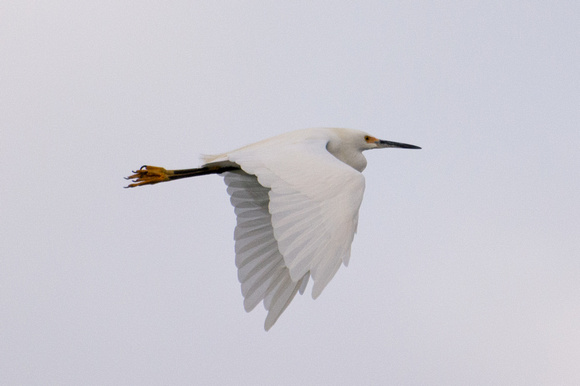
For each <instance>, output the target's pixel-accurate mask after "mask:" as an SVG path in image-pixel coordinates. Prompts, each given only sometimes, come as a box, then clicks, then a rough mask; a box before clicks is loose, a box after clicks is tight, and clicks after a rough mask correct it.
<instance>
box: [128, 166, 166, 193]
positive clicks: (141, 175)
mask: <svg viewBox="0 0 580 386" xmlns="http://www.w3.org/2000/svg"><path fill="white" fill-rule="evenodd" d="M133 173H135V174H133V175H131V176H129V177H125V179H126V180H133V183H132V184H129V185H127V186H125V187H126V188H134V187H135V186H141V185H152V184H156V183H158V182H164V181H169V176H171V175H173V170H165V169H164V168H160V167H158V166H148V165H143V166H141V169H139V170H134V171H133Z"/></svg>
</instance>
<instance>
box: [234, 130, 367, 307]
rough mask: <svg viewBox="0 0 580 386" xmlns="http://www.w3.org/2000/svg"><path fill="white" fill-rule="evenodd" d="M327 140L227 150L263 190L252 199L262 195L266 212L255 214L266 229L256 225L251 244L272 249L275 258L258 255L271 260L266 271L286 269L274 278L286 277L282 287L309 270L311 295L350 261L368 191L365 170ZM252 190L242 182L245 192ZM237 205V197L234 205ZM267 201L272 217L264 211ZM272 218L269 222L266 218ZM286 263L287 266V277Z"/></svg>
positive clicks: (258, 222)
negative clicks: (345, 159) (329, 147)
mask: <svg viewBox="0 0 580 386" xmlns="http://www.w3.org/2000/svg"><path fill="white" fill-rule="evenodd" d="M327 143H328V138H321V137H314V138H311V139H307V140H304V138H302V139H301V140H300V141H295V142H291V143H288V141H287V142H285V143H284V146H276V144H275V143H270V144H269V145H270V146H261V147H260V151H255V150H256V149H255V148H254V147H247V148H242V149H239V150H236V151H233V152H231V153H228V154H227V158H228V160H229V161H231V162H235V163H236V164H238V165H240V167H241V168H242V170H243V171H245V172H246V173H247V174H249V175H253V176H256V177H257V184H253V190H258V191H260V194H258V193H256V197H258V198H256V199H253V200H260V206H261V208H262V209H261V210H262V212H261V213H262V215H261V217H259V219H258V220H256V227H258V226H263V233H258V230H257V229H258V228H256V229H255V230H253V232H255V233H254V234H255V235H256V236H255V237H253V238H251V239H249V241H248V242H250V243H251V244H250V245H249V246H248V248H250V246H251V247H254V248H264V250H265V251H267V252H270V253H273V256H275V257H273V258H272V259H271V260H268V259H266V258H264V259H259V260H260V261H262V262H266V261H268V262H269V263H270V264H271V265H268V266H267V268H263V269H264V270H266V269H269V270H270V271H268V272H278V270H281V272H284V274H281V276H280V278H277V279H276V280H277V283H284V285H281V288H289V287H290V286H291V284H290V283H295V285H296V286H299V282H300V281H301V280H302V279H303V278H304V277H305V276H306V275H308V274H309V273H310V275H311V276H312V279H313V281H314V287H313V289H312V296H313V298H316V297H318V296H319V295H320V293H321V292H322V290H323V289H324V287H326V285H327V284H328V282H329V281H330V280H331V279H332V278H333V277H334V275H335V274H336V272H337V270H338V268H339V267H340V264H341V263H344V264H345V265H346V264H348V260H349V257H350V247H351V244H352V240H353V237H354V234H355V232H356V228H357V223H358V211H359V207H360V204H361V202H362V197H363V192H364V177H363V175H362V174H361V173H360V172H358V171H357V170H355V169H353V168H352V167H350V166H349V165H347V164H345V163H343V162H342V161H340V160H338V159H337V158H335V157H334V156H333V155H332V154H330V153H329V152H328V150H327V149H326V145H327ZM231 174H233V173H230V175H231ZM246 179H247V178H246ZM228 186H232V185H231V184H228ZM257 186H260V187H261V190H260V189H258V188H257ZM249 190H250V189H249V188H245V189H242V188H240V191H241V192H246V193H248V191H249ZM266 191H267V192H268V197H266V194H265V193H266ZM230 194H231V193H230ZM240 194H241V193H240ZM252 194H253V193H252ZM232 198H233V196H232ZM268 199H269V204H267V200H268ZM232 202H233V201H232ZM238 205H240V204H238V203H234V206H236V209H238ZM266 205H268V212H269V213H268V215H269V216H271V217H268V215H267V214H266V211H265V208H266ZM238 219H239V215H238ZM269 219H271V225H268V224H267V222H268V221H267V220H269ZM238 221H239V220H238ZM248 221H249V220H248ZM238 227H240V223H239V222H238ZM240 228H241V227H240ZM236 231H237V229H236ZM240 232H241V231H240ZM237 245H238V241H237V239H236V247H237ZM239 245H240V251H245V249H244V248H245V247H242V245H245V244H242V243H241V242H240V243H239ZM276 249H277V250H276ZM236 253H237V254H240V252H236ZM243 256H246V254H243ZM281 258H282V259H283V262H281V261H280V260H281ZM272 261H274V262H272ZM284 268H286V269H287V270H288V271H289V278H288V276H287V274H286V271H284ZM274 276H275V275H274V273H272V274H271V275H270V277H274ZM264 285H265V284H264ZM292 296H293V294H292V295H291V296H288V299H290V300H291V299H292ZM265 300H266V299H265ZM251 304H252V303H250V305H251Z"/></svg>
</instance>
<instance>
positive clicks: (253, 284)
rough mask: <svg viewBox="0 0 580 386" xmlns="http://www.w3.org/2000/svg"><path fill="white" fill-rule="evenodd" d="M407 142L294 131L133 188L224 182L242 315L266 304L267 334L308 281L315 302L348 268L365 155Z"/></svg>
mask: <svg viewBox="0 0 580 386" xmlns="http://www.w3.org/2000/svg"><path fill="white" fill-rule="evenodd" d="M388 147H398V148H404V149H420V147H418V146H414V145H408V144H405V143H398V142H391V141H383V140H379V139H377V138H375V137H373V136H371V135H369V134H367V133H364V132H362V131H358V130H351V129H338V128H320V129H306V130H297V131H293V132H289V133H285V134H282V135H279V136H277V137H273V138H270V139H266V140H264V141H261V142H257V143H254V144H252V145H248V146H245V147H242V148H240V149H237V150H233V151H230V152H228V153H223V154H218V155H213V156H205V157H204V161H205V163H204V164H203V165H202V166H201V167H200V168H195V169H181V170H166V169H164V168H160V167H156V166H148V165H146V166H143V167H141V169H139V170H137V171H134V172H133V173H134V174H133V175H131V176H129V177H127V179H133V181H132V182H133V183H132V184H130V185H129V186H128V187H135V186H141V185H148V184H156V183H159V182H165V181H173V180H177V179H181V178H186V177H195V176H201V175H206V174H221V175H223V176H224V180H225V183H226V185H227V191H228V194H229V195H230V201H231V203H232V205H233V206H234V208H235V213H236V218H237V225H236V229H235V231H234V240H235V251H236V266H237V268H238V279H239V281H240V283H241V286H242V295H243V296H244V308H245V309H246V311H248V312H249V311H251V310H253V309H254V307H256V305H258V303H260V302H263V303H264V307H265V308H266V310H268V315H267V317H266V321H265V324H264V328H265V329H266V331H267V330H269V329H270V328H271V327H272V325H273V324H274V323H275V322H276V320H278V317H280V315H281V314H282V312H284V310H285V309H286V307H288V305H289V304H290V302H291V301H292V299H293V298H294V296H295V295H296V293H297V292H300V294H303V293H304V290H305V289H306V285H307V283H308V280H309V278H310V277H312V280H313V282H314V285H313V288H312V297H313V298H314V299H316V298H317V297H318V296H319V295H320V293H321V292H322V290H323V289H324V287H326V285H327V284H328V282H329V281H330V280H331V279H332V278H333V276H334V275H335V274H336V272H337V271H338V268H339V267H340V265H341V263H342V264H344V265H345V266H346V265H348V261H349V258H350V247H351V244H352V240H353V238H354V234H355V232H356V228H357V223H358V211H359V207H360V204H361V202H362V198H363V192H364V188H365V180H364V177H363V175H362V173H361V172H362V171H363V170H364V168H365V167H366V165H367V161H366V158H365V157H364V155H363V154H362V152H363V151H364V150H369V149H381V148H388Z"/></svg>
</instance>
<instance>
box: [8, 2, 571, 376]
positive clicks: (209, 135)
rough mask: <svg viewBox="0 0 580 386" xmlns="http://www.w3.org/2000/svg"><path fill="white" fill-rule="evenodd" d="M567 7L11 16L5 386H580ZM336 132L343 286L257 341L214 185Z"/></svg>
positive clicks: (60, 10)
mask: <svg viewBox="0 0 580 386" xmlns="http://www.w3.org/2000/svg"><path fill="white" fill-rule="evenodd" d="M578 4H579V3H578V2H576V1H545V2H540V1H526V2H518V1H510V2H504V1H487V2H467V1H457V2H452V1H449V2H406V1H402V2H387V1H377V2H370V1H362V2H361V1H357V2H353V1H343V2H339V1H291V2H282V1H277V2H274V1H263V2H259V1H246V2H238V1H222V2H219V1H207V2H199V1H194V2H192V1H182V2H179V1H174V2H150V1H131V2H123V1H102V2H79V1H51V2H33V1H3V2H2V3H1V4H0V52H1V54H0V167H1V173H0V179H1V182H0V219H1V220H0V241H1V245H2V252H1V255H0V384H3V385H17V384H18V385H33V384H36V385H40V384H42V385H48V384H51V385H107V384H110V385H159V384H175V385H192V384H199V385H203V384H208V385H209V384H215V385H228V384H232V385H233V384H247V385H274V384H275V385H296V384H304V385H322V384H329V385H353V384H393V385H534V384H537V385H556V384H558V385H577V384H580V366H579V363H580V172H579V170H580V155H579V149H580V145H579V144H580V43H579V42H580V23H579V22H578V15H579V14H580V6H579V5H578ZM321 126H330V127H333V126H339V127H349V128H355V129H360V130H364V131H367V132H369V133H371V134H372V135H374V136H376V137H378V138H382V139H387V140H393V141H399V142H406V143H412V144H415V145H418V146H421V147H422V148H423V149H422V150H420V151H409V150H400V149H387V150H382V151H373V152H367V153H366V156H367V159H368V161H369V165H368V167H367V169H366V171H365V176H366V181H367V183H366V192H365V198H364V200H363V204H362V207H361V212H360V222H359V227H358V234H357V236H356V237H355V240H354V243H353V246H352V257H351V260H350V264H349V267H348V268H344V267H342V268H341V269H340V270H339V272H338V274H337V275H336V277H335V278H334V279H333V280H332V281H331V282H330V284H329V285H328V286H327V287H326V289H325V291H324V292H323V294H322V295H321V296H320V297H319V298H318V299H317V300H316V301H314V300H312V298H311V296H310V291H311V285H310V287H309V289H308V290H307V293H306V294H305V295H303V296H298V297H297V298H296V299H295V300H294V302H293V303H292V304H291V305H290V307H289V308H288V309H287V310H286V312H285V313H284V314H283V315H282V317H281V318H280V319H279V320H278V322H277V324H276V325H275V326H274V327H273V328H272V329H271V330H270V331H269V332H267V333H266V332H265V331H264V329H263V323H264V319H265V316H266V312H265V311H264V310H263V308H262V306H261V305H260V306H258V307H257V308H256V310H254V311H253V312H251V313H249V314H247V313H246V312H245V311H244V309H243V305H242V295H241V291H240V287H239V283H238V281H237V276H236V275H237V273H236V268H235V265H234V250H233V229H234V225H235V216H234V213H233V208H232V207H231V205H230V203H229V198H228V196H227V194H226V191H225V185H224V183H223V181H222V179H221V178H220V177H218V176H208V177H204V178H199V179H187V180H181V181H177V182H174V183H171V184H162V185H156V186H149V187H143V188H139V189H132V190H127V189H123V188H122V187H123V186H124V185H125V184H126V181H124V180H123V179H122V177H123V176H127V175H128V174H129V173H130V171H131V170H132V169H135V168H138V167H139V166H141V165H142V164H151V165H159V166H165V167H168V168H190V167H195V166H197V165H199V156H200V155H201V154H212V153H221V152H223V151H227V150H231V149H234V148H237V147H239V146H242V145H245V144H248V143H251V142H254V141H257V140H260V139H264V138H266V137H270V136H273V135H276V134H279V133H282V132H285V131H290V130H294V129H301V128H306V127H321Z"/></svg>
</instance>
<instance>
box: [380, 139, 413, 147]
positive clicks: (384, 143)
mask: <svg viewBox="0 0 580 386" xmlns="http://www.w3.org/2000/svg"><path fill="white" fill-rule="evenodd" d="M377 145H379V147H400V148H402V149H420V147H419V146H415V145H409V144H407V143H400V142H392V141H383V140H382V139H379V142H378V143H377Z"/></svg>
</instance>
